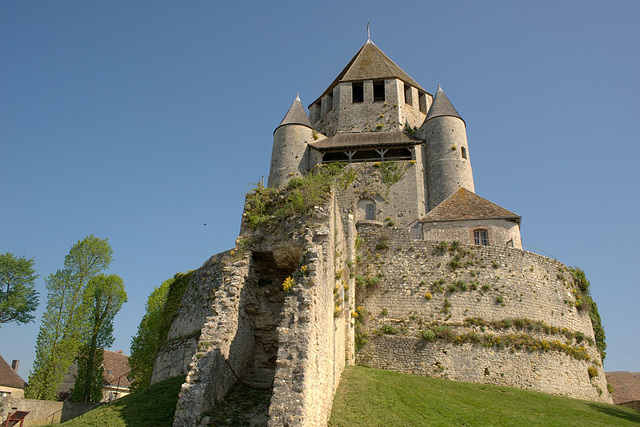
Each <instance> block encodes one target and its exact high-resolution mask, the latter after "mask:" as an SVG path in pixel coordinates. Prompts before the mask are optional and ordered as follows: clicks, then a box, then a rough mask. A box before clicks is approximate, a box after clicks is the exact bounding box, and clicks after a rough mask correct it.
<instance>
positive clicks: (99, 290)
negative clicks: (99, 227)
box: [71, 274, 127, 402]
mask: <svg viewBox="0 0 640 427" xmlns="http://www.w3.org/2000/svg"><path fill="white" fill-rule="evenodd" d="M125 302H127V293H126V292H125V290H124V283H123V282H122V279H121V278H120V277H118V276H116V275H115V274H111V275H108V276H107V275H104V274H100V275H97V276H95V277H93V278H91V280H90V281H89V284H88V286H87V288H86V290H85V295H84V304H85V307H87V309H88V314H89V317H88V322H89V328H88V333H87V335H86V337H85V340H84V343H83V344H82V347H81V349H80V353H79V355H78V357H77V358H76V362H77V364H78V373H77V375H76V381H75V385H74V387H73V391H72V392H71V400H73V401H75V402H98V401H100V400H101V399H102V371H103V368H102V362H103V358H102V356H103V353H104V350H103V349H104V348H105V347H109V346H111V344H113V319H114V318H115V316H116V314H117V313H118V311H120V308H122V305H123V304H124V303H125Z"/></svg>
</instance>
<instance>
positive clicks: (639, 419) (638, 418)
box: [588, 403, 640, 424]
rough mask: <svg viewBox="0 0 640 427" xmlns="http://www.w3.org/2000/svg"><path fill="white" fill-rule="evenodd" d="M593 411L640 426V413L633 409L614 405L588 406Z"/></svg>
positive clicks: (594, 404)
mask: <svg viewBox="0 0 640 427" xmlns="http://www.w3.org/2000/svg"><path fill="white" fill-rule="evenodd" d="M588 405H589V407H590V408H591V409H593V410H594V411H598V412H601V413H603V414H605V415H609V416H611V417H617V418H621V419H623V420H626V421H630V422H632V423H639V424H640V412H637V411H635V410H633V409H631V408H625V407H623V406H620V407H618V406H614V405H606V406H605V405H599V404H597V403H589V404H588Z"/></svg>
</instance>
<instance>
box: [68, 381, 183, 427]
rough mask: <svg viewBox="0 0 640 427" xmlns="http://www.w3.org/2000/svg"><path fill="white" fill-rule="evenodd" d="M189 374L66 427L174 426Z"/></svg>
mask: <svg viewBox="0 0 640 427" xmlns="http://www.w3.org/2000/svg"><path fill="white" fill-rule="evenodd" d="M184 379H185V377H184V376H180V377H175V378H170V379H168V380H166V381H162V382H159V383H156V384H154V385H152V386H150V387H148V388H145V389H143V390H140V391H137V392H135V393H133V394H130V395H128V396H125V397H123V398H122V399H118V400H116V401H115V402H114V403H112V404H111V405H104V406H101V407H99V408H96V409H94V410H92V411H89V412H87V413H86V414H84V415H83V416H81V417H78V418H74V419H72V420H70V421H67V422H66V423H63V424H59V425H62V426H64V427H81V426H82V427H87V426H90V427H105V426H109V427H130V426H145V427H150V426H153V427H160V426H171V424H172V423H173V413H174V412H175V411H176V403H178V393H180V386H182V383H183V382H184Z"/></svg>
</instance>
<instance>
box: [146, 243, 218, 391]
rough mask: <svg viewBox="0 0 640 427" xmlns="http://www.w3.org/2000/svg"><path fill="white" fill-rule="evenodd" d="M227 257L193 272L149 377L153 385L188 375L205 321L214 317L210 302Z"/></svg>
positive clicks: (216, 257)
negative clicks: (165, 341)
mask: <svg viewBox="0 0 640 427" xmlns="http://www.w3.org/2000/svg"><path fill="white" fill-rule="evenodd" d="M229 253H230V251H226V252H222V253H220V254H217V255H214V256H213V257H211V258H210V259H208V260H207V261H206V262H205V263H204V264H203V265H202V267H200V268H199V269H198V270H196V271H194V272H193V275H192V276H191V280H190V282H189V285H188V286H187V289H186V290H185V292H184V295H183V297H182V302H181V304H180V310H179V313H178V315H177V316H175V317H174V319H173V322H172V323H171V328H170V329H169V332H168V334H167V343H166V344H165V345H164V346H163V348H162V349H160V351H159V352H158V356H157V358H156V362H155V364H154V369H153V374H152V376H151V383H152V384H153V383H156V382H158V381H163V380H166V379H167V378H173V377H176V376H178V375H184V374H186V373H187V372H188V368H189V363H190V362H191V358H192V357H193V355H194V354H195V352H196V346H197V343H198V337H199V336H200V331H201V330H202V327H203V326H204V324H205V322H206V319H207V317H209V316H212V315H213V311H212V302H213V300H214V299H215V292H216V291H217V290H218V289H219V288H220V285H221V284H222V281H223V277H224V274H223V272H224V269H225V267H226V264H227V262H228V259H229Z"/></svg>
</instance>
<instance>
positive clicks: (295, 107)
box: [274, 96, 311, 132]
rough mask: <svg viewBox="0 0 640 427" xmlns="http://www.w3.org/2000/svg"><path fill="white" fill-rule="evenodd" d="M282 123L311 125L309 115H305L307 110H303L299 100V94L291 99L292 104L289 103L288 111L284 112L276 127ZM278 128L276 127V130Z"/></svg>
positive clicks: (282, 124)
mask: <svg viewBox="0 0 640 427" xmlns="http://www.w3.org/2000/svg"><path fill="white" fill-rule="evenodd" d="M284 125H303V126H307V127H311V122H310V121H309V116H307V112H306V111H304V107H303V106H302V102H300V96H296V99H295V100H294V101H293V104H291V107H289V111H287V114H285V116H284V119H282V121H281V122H280V125H278V128H279V127H280V126H284ZM278 128H276V130H278ZM274 132H275V131H274Z"/></svg>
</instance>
